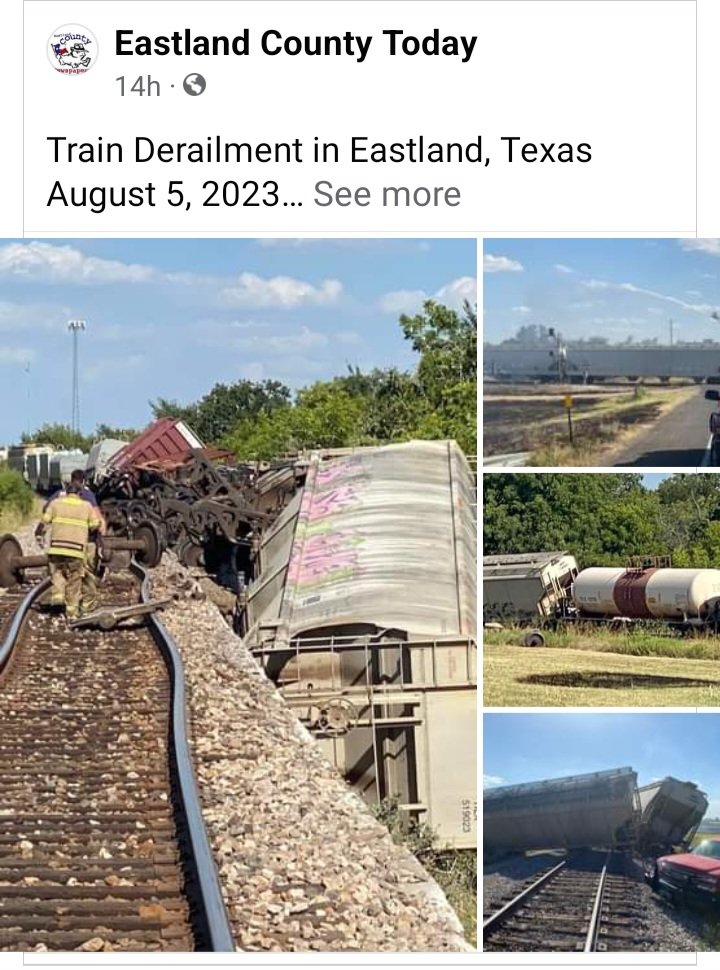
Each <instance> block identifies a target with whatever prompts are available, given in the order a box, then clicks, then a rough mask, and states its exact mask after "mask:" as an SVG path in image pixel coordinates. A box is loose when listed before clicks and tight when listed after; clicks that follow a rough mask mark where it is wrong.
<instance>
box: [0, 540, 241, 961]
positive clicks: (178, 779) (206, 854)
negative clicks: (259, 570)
mask: <svg viewBox="0 0 720 970" xmlns="http://www.w3.org/2000/svg"><path fill="white" fill-rule="evenodd" d="M130 565H131V571H132V572H133V573H134V575H135V576H136V577H137V578H138V579H139V580H140V581H141V587H140V596H141V600H142V602H147V601H148V600H149V599H150V590H149V576H148V574H147V571H146V570H145V569H144V568H143V567H142V566H141V565H140V563H138V562H137V561H136V560H135V559H133V560H132V562H131V564H130ZM49 587H50V579H44V580H43V581H42V582H40V583H38V584H37V585H36V586H33V588H32V589H31V590H30V591H29V592H28V594H27V595H26V596H25V598H24V599H23V600H22V601H21V603H20V605H19V606H18V608H17V610H16V611H15V614H14V616H13V619H12V621H11V624H10V628H9V630H8V632H7V635H6V636H5V638H4V640H3V642H2V644H0V671H2V670H3V668H4V667H5V666H6V665H7V663H8V661H9V660H10V658H11V656H12V653H13V650H14V648H15V646H16V644H17V642H18V639H19V635H20V631H21V629H22V627H23V624H24V622H25V620H26V618H27V615H28V613H29V612H30V609H31V608H32V606H33V605H34V604H35V603H36V602H37V600H38V599H40V597H41V596H42V595H43V594H44V593H45V592H46V590H47V589H48V588H49ZM148 621H149V629H150V632H151V634H152V636H153V639H154V640H155V643H156V644H157V646H158V648H159V649H160V653H161V655H162V657H163V660H164V662H165V665H166V667H167V671H168V677H169V680H170V693H171V711H170V725H169V744H168V747H169V755H170V777H171V785H172V790H173V793H174V797H175V799H176V808H177V816H178V820H179V823H180V825H182V828H183V831H182V833H179V834H181V835H182V837H183V840H184V843H185V847H186V849H187V855H188V856H189V861H190V862H191V865H188V864H187V863H185V864H183V869H184V871H185V879H186V888H187V891H188V896H189V898H190V902H191V905H192V906H193V907H194V908H195V909H196V912H195V914H194V923H195V927H196V937H197V944H198V947H197V948H198V949H199V950H209V951H215V952H235V941H234V938H233V934H232V930H231V928H230V921H229V918H228V914H227V910H226V908H225V903H224V901H223V897H222V891H221V888H220V879H219V876H218V871H217V867H216V865H215V860H214V858H213V855H212V851H211V849H210V843H209V841H208V836H207V831H206V828H205V822H204V820H203V816H202V809H201V806H200V795H199V792H198V788H197V782H196V779H195V772H194V769H193V763H192V756H191V754H190V746H189V743H188V734H187V715H186V701H185V678H184V673H183V664H182V659H181V657H180V652H179V650H178V647H177V644H176V643H175V641H174V640H173V638H172V637H171V636H170V633H169V632H168V631H167V629H166V628H165V627H164V626H163V624H162V623H161V622H160V620H159V619H158V618H157V616H156V615H155V614H150V616H149V617H148Z"/></svg>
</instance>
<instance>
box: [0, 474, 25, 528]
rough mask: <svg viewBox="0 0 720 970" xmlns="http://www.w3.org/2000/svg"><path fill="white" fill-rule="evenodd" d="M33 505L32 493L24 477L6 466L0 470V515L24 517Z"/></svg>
mask: <svg viewBox="0 0 720 970" xmlns="http://www.w3.org/2000/svg"><path fill="white" fill-rule="evenodd" d="M32 507H33V493H32V490H31V489H30V487H29V486H28V485H27V483H26V482H25V479H24V478H23V477H22V475H20V474H19V473H18V472H16V471H11V470H10V469H8V468H3V469H1V470H0V516H2V517H3V519H4V518H5V516H6V515H8V514H9V515H10V516H19V517H24V516H26V515H29V514H30V511H31V510H32Z"/></svg>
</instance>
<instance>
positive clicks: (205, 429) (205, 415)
mask: <svg viewBox="0 0 720 970" xmlns="http://www.w3.org/2000/svg"><path fill="white" fill-rule="evenodd" d="M289 401H290V389H289V388H287V387H285V385H284V384H281V383H280V381H245V380H243V381H236V382H235V383H234V384H216V385H215V386H214V387H213V389H212V390H211V391H209V392H208V393H207V394H206V395H205V397H203V398H201V399H200V400H199V401H197V402H196V403H195V404H190V405H188V406H186V407H184V406H182V405H180V404H178V403H177V402H176V401H168V400H166V399H165V398H158V400H157V401H155V402H151V404H150V407H151V408H152V411H153V415H154V417H155V418H167V417H170V418H179V419H180V420H181V421H185V422H186V423H187V424H189V425H190V426H191V427H192V429H193V431H195V432H196V433H197V434H198V435H199V436H200V438H202V440H203V441H205V442H208V443H216V442H219V441H221V440H222V438H224V437H225V436H226V435H228V434H229V433H230V432H231V431H232V430H233V429H234V428H235V427H236V426H237V425H238V424H239V423H241V422H243V421H247V420H249V419H251V418H256V417H258V415H261V414H269V413H271V412H272V411H274V410H276V409H277V408H280V407H283V406H284V405H286V404H288V403H289Z"/></svg>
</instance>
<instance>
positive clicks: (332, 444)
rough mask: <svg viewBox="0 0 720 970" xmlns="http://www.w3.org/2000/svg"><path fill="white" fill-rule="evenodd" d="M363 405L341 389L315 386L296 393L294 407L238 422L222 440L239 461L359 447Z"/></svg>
mask: <svg viewBox="0 0 720 970" xmlns="http://www.w3.org/2000/svg"><path fill="white" fill-rule="evenodd" d="M364 417H365V402H364V401H363V399H362V398H357V397H352V396H351V395H350V394H348V392H347V391H344V390H343V389H342V388H341V387H338V386H336V385H334V384H333V383H332V382H330V383H317V384H314V385H313V386H312V387H310V388H307V389H306V390H304V391H300V392H299V394H298V398H297V403H296V404H295V405H294V406H292V407H291V406H289V405H286V406H285V407H282V408H277V409H275V410H274V411H272V412H271V413H264V414H261V415H259V416H258V417H256V418H253V419H249V418H246V419H245V420H244V421H241V422H240V423H239V424H238V425H237V426H236V427H235V429H234V430H233V432H232V434H230V435H229V436H228V437H227V438H226V439H225V445H226V446H227V447H228V448H230V449H232V450H233V451H234V452H235V453H236V454H237V455H238V457H240V458H272V457H273V456H274V455H282V454H284V453H285V452H292V451H298V450H301V449H303V448H338V447H347V446H351V445H355V444H360V442H361V436H362V427H363V424H364Z"/></svg>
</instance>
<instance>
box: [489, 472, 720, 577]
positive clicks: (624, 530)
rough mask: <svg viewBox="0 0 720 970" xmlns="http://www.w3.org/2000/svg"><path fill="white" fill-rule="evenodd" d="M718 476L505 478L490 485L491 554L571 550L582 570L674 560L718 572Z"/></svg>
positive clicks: (501, 476)
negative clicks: (653, 480) (633, 560)
mask: <svg viewBox="0 0 720 970" xmlns="http://www.w3.org/2000/svg"><path fill="white" fill-rule="evenodd" d="M718 478H720V476H716V475H697V474H695V475H673V476H671V477H668V478H666V479H664V480H663V481H662V482H660V484H659V485H658V487H657V488H656V489H654V490H652V489H648V488H647V487H646V486H645V485H644V484H643V479H642V476H641V475H637V474H611V475H601V474H580V475H568V474H523V473H518V474H499V475H486V476H485V481H484V512H483V543H484V553H485V555H493V554H501V553H520V552H540V551H555V550H567V551H568V552H570V553H572V554H573V555H574V556H575V557H576V559H577V560H578V562H579V564H580V566H581V567H586V566H593V565H599V566H604V565H608V566H609V565H623V564H624V562H625V561H626V559H627V558H628V557H630V556H645V555H670V556H671V557H672V562H673V565H674V566H678V567H697V568H704V567H712V568H720V481H719V480H718Z"/></svg>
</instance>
